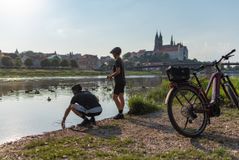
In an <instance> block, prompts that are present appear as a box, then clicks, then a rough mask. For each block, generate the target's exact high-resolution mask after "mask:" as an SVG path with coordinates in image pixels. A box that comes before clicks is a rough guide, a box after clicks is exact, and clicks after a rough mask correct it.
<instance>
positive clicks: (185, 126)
mask: <svg viewBox="0 0 239 160" xmlns="http://www.w3.org/2000/svg"><path fill="white" fill-rule="evenodd" d="M188 121H189V118H187V120H186V123H185V125H184V128H183V130H185V129H186V128H187V125H188Z"/></svg>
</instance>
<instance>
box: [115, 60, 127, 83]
mask: <svg viewBox="0 0 239 160" xmlns="http://www.w3.org/2000/svg"><path fill="white" fill-rule="evenodd" d="M118 67H119V68H120V73H119V74H118V75H116V76H115V83H125V82H126V81H125V73H124V63H123V61H122V59H121V58H118V59H116V61H115V64H114V67H113V72H115V71H116V68H118Z"/></svg>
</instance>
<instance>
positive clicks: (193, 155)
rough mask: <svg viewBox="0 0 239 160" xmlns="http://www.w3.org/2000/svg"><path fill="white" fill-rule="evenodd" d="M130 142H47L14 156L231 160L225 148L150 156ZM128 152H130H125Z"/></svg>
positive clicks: (89, 139)
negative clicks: (206, 151)
mask: <svg viewBox="0 0 239 160" xmlns="http://www.w3.org/2000/svg"><path fill="white" fill-rule="evenodd" d="M134 144H135V142H134V140H133V139H130V138H123V139H120V138H117V137H110V138H107V139H105V138H100V137H93V136H84V137H78V136H73V137H64V138H62V139H58V138H51V139H47V140H35V141H32V142H30V143H28V144H26V145H25V146H24V148H23V150H21V151H19V152H17V154H19V155H21V157H24V159H45V160H51V159H66V158H67V159H115V160H123V159H128V160H136V159H137V160H138V159H139V160H146V159H148V160H149V159H150V160H154V159H155V160H159V159H164V160H171V159H181V160H184V159H208V160H210V159H211V160H213V159H217V160H222V159H231V156H230V154H229V153H228V151H227V150H226V149H225V148H218V149H215V150H214V151H212V152H210V153H205V152H203V151H200V150H197V149H186V150H172V151H169V152H165V153H158V154H154V155H150V154H147V153H145V151H143V150H141V151H140V150H137V149H135V148H133V147H134ZM129 148H132V149H129Z"/></svg>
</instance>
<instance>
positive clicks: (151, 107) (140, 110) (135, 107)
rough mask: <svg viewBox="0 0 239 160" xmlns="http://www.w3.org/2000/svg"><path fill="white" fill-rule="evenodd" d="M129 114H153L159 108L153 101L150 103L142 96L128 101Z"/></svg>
mask: <svg viewBox="0 0 239 160" xmlns="http://www.w3.org/2000/svg"><path fill="white" fill-rule="evenodd" d="M128 106H129V112H128V113H129V114H133V115H143V114H147V113H151V112H155V111H158V110H160V109H161V106H159V105H158V104H156V103H155V102H154V101H150V100H148V99H147V98H145V97H143V96H142V95H135V96H132V97H131V98H130V99H129V101H128Z"/></svg>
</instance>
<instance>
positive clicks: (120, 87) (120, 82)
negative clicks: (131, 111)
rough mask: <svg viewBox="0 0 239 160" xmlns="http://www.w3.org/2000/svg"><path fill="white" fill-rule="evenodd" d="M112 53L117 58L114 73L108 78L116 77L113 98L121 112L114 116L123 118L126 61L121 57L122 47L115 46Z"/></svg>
mask: <svg viewBox="0 0 239 160" xmlns="http://www.w3.org/2000/svg"><path fill="white" fill-rule="evenodd" d="M110 53H111V54H113V57H114V58H115V64H114V67H113V71H112V72H113V73H112V74H110V75H109V76H107V79H109V80H112V79H113V78H114V81H115V87H114V93H113V100H114V102H115V104H116V106H117V108H118V111H119V113H118V114H117V115H116V116H115V117H114V119H123V118H124V115H123V110H124V105H125V101H124V88H125V85H126V80H125V71H124V63H123V61H122V59H121V58H120V54H121V49H120V48H119V47H115V48H114V49H112V51H111V52H110Z"/></svg>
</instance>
